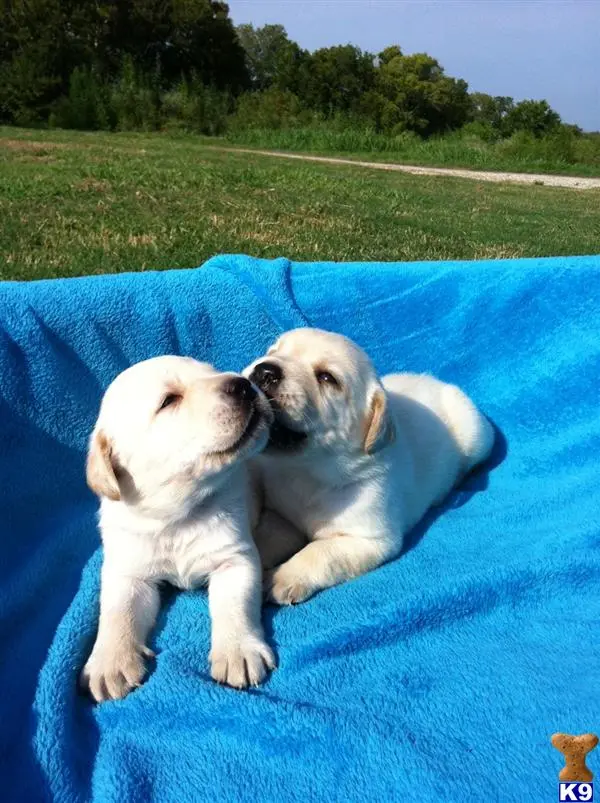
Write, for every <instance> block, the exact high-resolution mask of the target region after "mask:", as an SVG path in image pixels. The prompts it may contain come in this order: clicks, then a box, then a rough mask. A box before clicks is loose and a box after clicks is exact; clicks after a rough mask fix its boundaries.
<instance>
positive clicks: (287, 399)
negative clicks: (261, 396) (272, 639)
mask: <svg viewBox="0 0 600 803" xmlns="http://www.w3.org/2000/svg"><path fill="white" fill-rule="evenodd" d="M244 373H245V375H246V376H248V377H249V378H250V379H251V380H252V382H254V383H255V384H256V385H258V386H259V387H260V388H261V389H262V390H263V391H264V393H265V394H266V395H267V396H268V398H269V399H270V400H271V402H272V405H273V408H274V411H275V422H274V424H273V426H272V427H271V435H270V440H269V444H268V446H267V449H266V451H265V452H264V453H263V454H262V455H261V456H259V457H258V458H257V460H256V464H257V466H258V468H259V470H260V472H261V475H262V476H261V479H262V484H263V488H264V496H265V500H264V504H265V508H266V510H267V514H266V517H264V518H263V520H262V521H261V523H260V525H259V527H258V530H257V534H256V537H257V543H258V544H259V549H260V550H261V555H262V556H263V563H264V565H266V566H267V567H268V566H269V564H270V565H271V566H273V565H276V563H277V560H276V559H271V558H270V550H271V546H270V544H276V543H277V542H278V541H279V542H280V544H279V547H278V548H279V549H280V550H281V551H284V552H285V546H284V545H283V542H284V541H286V540H288V539H289V538H290V537H292V538H293V535H292V536H290V528H289V527H288V526H287V525H286V523H285V522H282V521H281V518H282V517H283V519H285V520H287V522H289V523H291V524H292V525H293V526H294V528H296V529H297V530H299V531H300V532H301V533H303V534H304V535H305V536H306V537H307V538H308V540H309V543H308V544H307V545H306V546H304V548H302V549H300V551H299V552H297V554H295V555H293V557H291V558H290V559H288V560H286V561H285V562H284V563H283V564H282V565H279V566H278V567H277V568H275V569H274V570H273V571H271V572H270V573H269V574H268V575H267V577H266V578H265V583H266V589H267V593H268V594H269V595H270V598H271V599H272V600H273V601H274V602H277V603H279V604H290V603H298V602H302V601H303V600H305V599H307V598H308V597H310V596H311V595H312V594H314V593H316V592H317V591H319V590H321V589H323V588H328V587H329V586H333V585H335V584H336V583H341V582H343V581H344V580H347V579H348V578H350V577H356V576H357V575H360V574H363V573H364V572H367V571H369V570H370V569H373V568H375V567H376V566H379V565H380V564H382V563H384V562H385V561H387V560H389V559H390V558H393V557H395V556H397V555H398V554H399V553H400V551H401V549H402V540H403V536H404V535H405V533H406V532H407V531H408V530H410V529H411V528H412V527H413V526H414V525H415V524H416V523H417V522H418V521H419V520H420V519H421V518H422V517H423V515H424V514H425V513H426V511H427V510H428V509H429V508H430V507H431V506H433V505H436V504H439V503H440V502H442V500H443V499H444V498H445V497H446V495H447V494H448V493H449V491H450V490H451V489H452V488H453V487H454V486H455V485H456V484H457V482H459V481H460V479H461V478H462V477H463V476H464V475H465V474H466V473H467V472H469V471H470V470H471V469H472V468H473V467H474V466H475V465H476V464H477V463H480V462H481V461H483V460H485V458H486V457H487V456H488V455H489V453H490V451H491V448H492V444H493V440H494V436H493V429H492V427H491V425H490V423H489V422H488V421H487V419H486V418H484V416H483V415H482V414H481V413H480V412H479V411H478V410H477V409H476V407H475V405H474V404H473V402H471V401H470V399H468V398H467V396H465V394H464V393H463V392H462V391H461V390H459V388H457V387H454V386H453V385H448V384H445V383H443V382H440V381H439V380H437V379H434V378H433V377H431V376H417V375H414V374H392V375H389V376H386V377H383V379H381V380H380V379H379V378H378V377H377V375H376V373H375V370H374V368H373V366H372V364H371V361H370V360H369V358H368V356H367V355H366V354H365V352H364V351H363V350H362V349H360V348H359V347H358V346H357V345H356V344H355V343H353V342H352V341H350V340H348V339H347V338H345V337H343V336H341V335H338V334H333V333H331V332H324V331H321V330H318V329H296V330H293V331H291V332H287V333H286V334H284V335H283V336H282V337H281V338H280V339H279V340H278V341H277V342H276V343H275V344H274V346H273V347H272V348H270V349H269V351H268V352H267V355H266V356H264V357H261V358H260V359H259V360H257V361H256V362H255V363H253V364H252V365H251V366H249V367H248V368H247V369H246V371H245V372H244ZM274 514H275V515H274ZM278 521H279V522H280V524H279V525H278ZM292 532H293V531H292ZM292 551H293V550H292V549H290V550H288V552H292Z"/></svg>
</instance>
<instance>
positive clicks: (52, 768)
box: [0, 257, 600, 803]
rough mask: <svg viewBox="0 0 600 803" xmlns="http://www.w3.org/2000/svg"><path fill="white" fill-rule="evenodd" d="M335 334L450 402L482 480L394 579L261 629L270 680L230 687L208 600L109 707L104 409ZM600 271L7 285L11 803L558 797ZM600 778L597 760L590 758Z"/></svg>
mask: <svg viewBox="0 0 600 803" xmlns="http://www.w3.org/2000/svg"><path fill="white" fill-rule="evenodd" d="M302 325H314V326H320V327H323V328H326V329H333V330H337V331H341V332H343V333H344V334H346V335H349V336H351V337H352V338H354V339H355V340H357V341H358V342H359V343H360V344H361V345H362V346H364V347H365V348H366V349H367V350H368V351H369V352H370V354H371V355H372V357H373V359H374V361H375V364H376V365H377V367H378V369H379V370H380V371H381V372H390V371H401V370H407V369H408V370H411V371H429V372H433V373H435V374H436V375H438V376H440V377H441V378H443V379H445V380H448V381H451V382H455V383H458V384H460V385H461V386H462V387H463V388H465V389H466V390H467V391H468V393H469V394H470V395H471V396H472V397H473V398H474V399H475V400H476V401H477V402H478V404H479V405H480V406H481V407H482V409H483V410H484V411H485V412H486V413H487V414H488V415H489V417H490V418H491V419H492V420H493V421H494V423H495V424H496V427H497V430H498V432H497V443H496V449H495V452H494V455H493V459H492V461H491V463H490V464H489V465H488V466H487V467H486V469H485V470H482V471H480V472H479V473H476V474H474V475H473V476H471V477H470V478H468V480H467V481H466V482H465V483H464V484H463V486H462V487H461V488H460V489H459V490H458V491H457V492H456V493H454V494H453V496H452V497H451V498H450V499H449V500H448V503H447V504H446V505H445V506H444V508H443V509H442V510H437V511H435V513H433V514H432V515H430V516H429V517H428V519H427V521H426V522H424V523H423V524H422V525H421V526H419V527H417V529H416V531H415V532H413V533H412V534H411V536H410V537H409V539H408V544H407V548H406V550H405V554H404V555H403V556H402V557H401V558H400V559H398V560H396V561H394V562H392V563H390V564H389V565H387V566H384V567H383V568H381V569H378V570H377V571H375V572H372V573H371V574H369V575H367V576H365V577H362V578H360V579H358V580H355V581H353V582H349V583H347V584H345V585H343V586H340V587H338V588H335V589H331V590H328V591H326V592H323V593H321V594H320V595H318V596H317V597H315V598H314V599H312V600H311V601H309V602H307V603H306V604H304V605H302V606H300V607H298V608H294V609H281V610H278V609H275V608H274V607H268V608H267V609H266V610H265V613H264V617H265V622H266V629H267V633H268V637H269V639H270V640H271V642H272V643H273V645H274V647H275V649H276V652H277V655H278V659H279V669H278V670H277V671H276V672H275V673H274V674H273V676H272V677H271V678H270V679H269V681H268V682H267V683H266V684H265V685H264V686H262V687H261V688H259V689H257V690H253V691H250V692H245V693H244V692H236V691H233V690H231V689H227V688H220V687H218V686H217V685H215V684H214V683H213V682H212V681H211V680H210V677H209V673H208V667H207V653H208V638H209V618H208V610H207V600H206V595H205V593H204V592H202V591H198V592H195V593H180V594H173V595H172V596H171V598H170V599H169V600H168V602H167V604H166V605H165V607H164V610H163V611H162V614H161V617H160V621H159V626H158V628H157V630H156V632H155V634H154V638H153V647H154V648H155V650H156V652H157V660H156V665H155V667H154V669H153V672H152V674H151V676H150V678H149V679H148V681H147V683H146V684H145V685H144V686H143V687H142V688H141V689H140V690H139V691H136V692H135V693H134V694H132V695H131V696H130V697H128V698H127V699H126V700H124V701H122V702H117V703H108V704H105V705H102V706H99V707H94V706H92V705H91V704H90V702H89V701H88V700H87V699H85V698H84V697H82V696H80V695H79V694H78V692H77V690H76V679H77V675H78V672H79V670H80V667H81V666H82V664H83V662H84V660H85V658H86V656H87V654H88V651H89V649H90V647H91V644H92V640H93V637H94V630H95V626H96V616H97V606H98V590H99V568H100V561H101V555H100V552H99V550H98V544H99V541H98V534H97V531H96V525H95V510H96V501H95V499H94V498H93V496H92V495H91V493H90V492H89V491H88V490H87V489H86V486H85V481H84V452H85V447H86V440H87V436H88V433H89V431H90V429H91V427H92V424H93V421H94V417H95V414H96V412H97V409H98V404H99V401H100V398H101V395H102V392H103V390H104V389H105V388H106V386H107V385H108V384H109V382H110V381H111V380H112V379H113V377H114V376H115V375H116V374H117V373H118V372H119V371H121V370H122V369H124V368H125V367H126V366H128V365H130V364H131V363H133V362H135V361H137V360H141V359H145V358H147V357H151V356H154V355H158V354H163V353H180V354H189V355H193V356H195V357H197V358H200V359H202V360H208V361H211V362H214V363H215V364H216V365H217V366H218V367H220V368H223V369H225V368H227V369H241V368H242V367H243V366H245V365H246V364H247V363H248V362H250V360H252V359H253V358H254V357H255V356H256V355H258V354H262V353H263V351H264V349H265V347H266V346H267V345H268V344H269V343H270V342H271V341H272V340H273V339H274V338H275V337H276V336H277V335H278V334H279V333H280V332H281V331H283V330H285V329H288V328H291V327H297V326H302ZM599 379H600V258H599V257H581V258H572V259H571V258H570V259H551V260H515V261H501V262H479V263H443V264H439V263H415V264H369V265H367V264H361V265H358V264H357V265H339V264H322V263H315V264H290V263H289V262H287V261H286V260H283V259H281V260H276V261H273V262H267V261H260V260H253V259H249V258H246V257H219V258H216V259H214V260H211V261H210V262H209V263H208V264H207V265H205V266H204V267H202V268H200V269H198V270H189V271H170V272H166V273H146V274H136V275H121V276H111V277H97V278H85V279H75V280H60V281H51V282H39V283H32V284H16V283H5V284H4V285H2V286H0V422H1V424H0V427H1V428H0V443H1V451H0V495H1V498H0V537H1V539H2V541H1V545H2V548H1V551H0V556H1V557H0V650H1V655H0V714H1V719H0V762H1V766H0V789H1V790H2V791H1V792H0V798H1V799H2V800H3V801H38V800H45V799H52V800H56V801H65V802H66V801H69V802H71V801H87V800H94V801H102V802H103V803H105V802H106V801H115V803H117V801H118V803H123V802H124V801H150V800H153V801H159V802H160V803H162V802H163V801H173V802H174V803H175V802H176V803H186V801H211V803H219V802H220V801H222V802H223V803H232V802H234V801H252V802H253V803H256V802H257V801H258V802H259V803H270V801H277V803H292V801H294V802H295V801H298V803H306V801H313V800H315V801H319V800H324V801H325V800H326V801H357V802H358V801H361V802H362V801H395V800H405V799H406V800H418V801H463V800H464V801H473V800H475V801H484V800H493V801H510V800H524V801H530V800H532V801H549V800H553V799H555V796H556V794H557V775H558V771H559V769H560V768H561V766H562V757H561V756H560V754H559V753H558V752H557V751H556V750H554V749H553V748H552V747H551V745H550V741H549V737H550V735H551V734H552V733H553V732H554V731H556V730H562V731H566V732H570V733H580V732H585V731H590V730H591V731H594V730H595V731H596V732H598V731H600V661H599V658H600V654H599V653H600V649H599V641H600V637H599V629H598V625H599V620H600V582H599V581H600V525H599V523H598V517H599V513H600V467H599V461H600V457H599V455H600V404H599V393H598V385H599ZM589 766H590V767H591V768H592V769H595V770H596V772H597V773H598V774H600V749H598V750H597V751H596V755H594V754H592V755H591V756H590V758H589Z"/></svg>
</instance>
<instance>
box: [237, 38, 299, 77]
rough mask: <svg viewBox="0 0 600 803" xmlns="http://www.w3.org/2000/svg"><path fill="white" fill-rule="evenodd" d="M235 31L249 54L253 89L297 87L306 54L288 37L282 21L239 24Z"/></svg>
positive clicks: (249, 68)
mask: <svg viewBox="0 0 600 803" xmlns="http://www.w3.org/2000/svg"><path fill="white" fill-rule="evenodd" d="M236 31H237V35H238V38H239V40H240V43H241V45H242V47H243V49H244V53H245V55H246V67H247V69H248V73H249V76H250V81H251V86H252V89H256V90H258V91H262V90H264V89H268V88H269V87H272V86H276V87H277V88H279V89H283V90H285V89H287V90H291V91H294V89H295V88H297V83H298V70H299V68H300V64H301V62H302V59H303V58H304V56H305V54H304V53H303V51H301V50H300V48H299V47H298V45H297V44H296V43H295V42H292V41H291V40H290V39H289V38H288V35H287V33H286V30H285V28H284V27H283V25H264V26H263V27H262V28H255V27H254V26H253V25H238V27H237V28H236Z"/></svg>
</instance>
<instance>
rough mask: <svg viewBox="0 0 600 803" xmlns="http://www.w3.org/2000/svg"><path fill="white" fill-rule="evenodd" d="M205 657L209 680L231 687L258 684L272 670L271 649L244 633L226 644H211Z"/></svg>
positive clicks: (273, 662)
mask: <svg viewBox="0 0 600 803" xmlns="http://www.w3.org/2000/svg"><path fill="white" fill-rule="evenodd" d="M209 660H210V663H211V672H210V674H211V675H212V678H213V680H216V681H217V683H226V684H227V685H228V686H233V687H234V688H235V689H245V688H246V687H247V686H258V684H259V683H262V681H263V680H264V679H265V678H266V676H267V674H268V672H269V671H270V670H271V669H275V656H274V655H273V652H272V650H271V648H270V647H269V646H268V645H267V644H265V642H264V641H261V640H260V639H258V638H255V637H254V636H246V637H245V638H243V639H242V640H241V641H234V642H231V643H230V644H217V645H214V646H213V648H212V650H211V653H210V658H209Z"/></svg>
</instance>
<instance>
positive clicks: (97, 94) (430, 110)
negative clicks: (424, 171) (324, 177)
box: [0, 0, 580, 140]
mask: <svg viewBox="0 0 600 803" xmlns="http://www.w3.org/2000/svg"><path fill="white" fill-rule="evenodd" d="M1 2H2V6H1V7H2V11H3V14H2V22H1V25H0V121H1V122H3V123H5V124H16V125H39V124H43V125H47V124H49V125H58V126H62V127H67V128H82V129H124V130H133V129H145V130H148V129H159V128H163V127H171V126H181V127H185V128H190V129H192V130H196V131H200V132H203V133H207V134H219V133H222V132H223V131H224V130H225V129H226V128H227V127H233V128H236V127H237V128H283V127H293V126H301V125H309V124H311V123H312V122H315V121H319V122H321V123H323V122H327V121H337V123H338V124H339V122H340V121H344V123H345V124H347V125H354V126H361V127H363V128H368V129H369V130H372V131H374V132H377V133H380V134H383V135H390V136H396V135H398V134H402V133H403V132H413V133H414V134H416V135H418V136H420V137H424V138H427V137H431V136H433V135H440V134H444V133H446V132H450V131H453V130H456V129H460V128H462V127H464V126H465V125H470V126H471V127H472V128H473V129H474V130H475V131H476V132H477V133H479V134H480V136H482V138H485V139H488V140H494V139H500V138H506V137H510V136H511V135H512V134H514V133H515V132H516V131H527V132H529V133H530V134H531V135H533V136H535V137H543V136H546V135H548V134H552V133H553V132H554V133H555V132H558V131H561V130H562V131H565V130H568V132H569V134H578V133H580V130H579V129H577V127H576V126H565V125H564V124H563V123H562V121H561V119H560V116H559V115H558V114H557V112H556V111H554V110H553V109H552V108H551V107H550V106H549V104H548V103H547V102H546V101H544V100H526V101H522V102H520V103H515V102H514V101H513V99H512V98H509V97H492V96H490V95H486V94H482V93H470V92H469V88H468V85H467V83H466V82H465V81H463V80H462V79H460V78H454V77H452V76H449V75H447V74H446V72H445V71H444V69H443V67H442V66H441V65H440V64H439V62H438V61H437V60H436V59H435V58H433V57H431V56H429V55H428V54H425V53H418V54H411V55H408V54H405V53H403V51H402V50H401V48H400V47H399V46H397V45H393V46H390V47H388V48H386V49H385V50H383V51H382V52H381V53H378V54H373V53H367V52H363V51H361V50H360V49H359V48H358V47H355V46H353V45H340V46H335V47H328V48H321V49H318V50H316V51H314V52H309V51H307V50H305V49H302V48H301V47H299V45H298V44H297V43H296V42H294V41H292V40H291V39H290V38H289V37H288V35H287V33H286V31H285V29H284V28H283V26H281V25H265V26H263V27H260V28H255V27H254V26H252V25H240V26H238V27H237V28H236V27H235V26H234V25H233V22H232V20H231V18H230V16H229V9H228V6H227V5H226V3H223V2H219V1H218V0H112V2H109V1H108V0H106V1H103V0H1Z"/></svg>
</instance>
